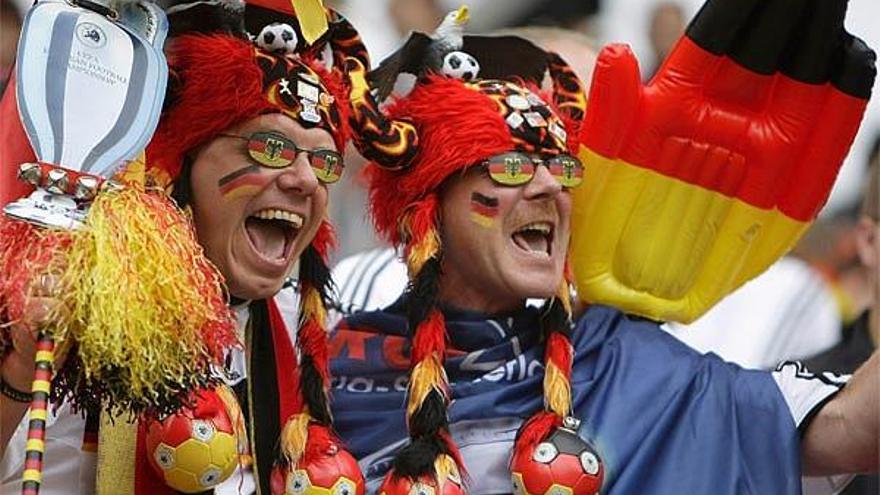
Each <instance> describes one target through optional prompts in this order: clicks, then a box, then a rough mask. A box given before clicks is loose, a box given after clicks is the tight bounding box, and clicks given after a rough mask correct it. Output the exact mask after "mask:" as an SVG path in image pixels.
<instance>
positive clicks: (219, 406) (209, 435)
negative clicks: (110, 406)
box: [145, 391, 246, 493]
mask: <svg viewBox="0 0 880 495" xmlns="http://www.w3.org/2000/svg"><path fill="white" fill-rule="evenodd" d="M230 407H232V408H234V409H235V410H234V411H230V410H229V408H230ZM240 416H241V410H240V409H238V408H237V404H236V403H232V404H226V403H225V402H224V401H223V400H221V399H220V397H219V396H218V395H217V393H215V392H214V391H202V392H201V393H199V395H198V397H197V398H196V404H195V406H194V407H193V408H192V409H184V410H182V411H180V412H179V413H177V414H174V415H172V416H169V417H167V418H165V419H164V420H162V421H153V422H151V423H150V424H149V425H147V434H146V439H145V440H146V442H145V443H146V449H147V453H148V458H149V462H150V466H152V467H153V470H154V471H155V472H156V474H158V475H159V477H160V479H162V480H164V481H165V484H166V485H168V486H170V487H171V488H173V489H175V490H177V491H179V492H183V493H199V492H203V491H205V490H209V489H211V488H213V487H215V486H217V485H219V484H220V483H222V482H223V481H224V480H226V479H227V478H229V476H231V475H232V473H233V472H234V471H235V468H236V466H238V465H239V462H240V458H239V453H240V451H241V452H242V453H243V452H244V450H241V447H242V442H244V444H245V449H246V441H245V440H244V439H240V438H238V435H237V433H236V431H237V428H236V426H235V425H236V420H235V419H234V418H240ZM238 421H241V419H238Z"/></svg>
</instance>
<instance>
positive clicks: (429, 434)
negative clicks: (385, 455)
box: [393, 252, 449, 479]
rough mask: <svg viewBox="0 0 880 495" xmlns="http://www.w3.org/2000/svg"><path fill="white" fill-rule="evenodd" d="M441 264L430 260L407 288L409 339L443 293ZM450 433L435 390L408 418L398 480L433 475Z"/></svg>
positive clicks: (438, 258) (438, 257)
mask: <svg viewBox="0 0 880 495" xmlns="http://www.w3.org/2000/svg"><path fill="white" fill-rule="evenodd" d="M440 261H441V254H440V253H439V252H438V253H437V254H435V255H434V256H433V257H432V258H430V259H429V260H427V261H426V262H425V264H424V265H423V266H422V269H421V270H420V271H419V273H417V274H416V275H415V277H414V278H413V280H412V281H411V282H410V284H409V286H408V287H407V308H406V311H407V321H408V323H409V333H410V336H411V337H412V336H415V333H416V331H417V329H418V328H419V325H421V324H422V323H423V322H424V321H425V320H427V319H428V317H429V316H430V314H431V312H432V311H436V309H437V297H438V293H439V291H440ZM448 429H449V417H448V413H447V410H446V398H445V397H443V395H442V394H441V393H440V392H438V391H436V390H432V391H431V392H429V393H428V395H427V396H426V397H425V400H424V401H423V402H422V403H421V405H419V408H418V409H417V410H416V411H415V413H413V415H412V417H410V418H409V435H410V443H409V444H408V445H407V446H406V447H404V448H403V449H402V450H401V451H400V452H398V453H397V455H396V456H395V458H394V462H393V469H394V475H395V476H398V477H400V476H403V477H409V478H412V479H415V478H418V477H419V476H422V475H425V474H428V473H431V472H433V470H434V461H435V460H436V459H437V456H439V455H441V454H444V453H446V451H447V447H446V442H445V441H444V440H443V438H442V437H441V436H440V432H443V431H447V430H448Z"/></svg>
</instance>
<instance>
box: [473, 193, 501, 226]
mask: <svg viewBox="0 0 880 495" xmlns="http://www.w3.org/2000/svg"><path fill="white" fill-rule="evenodd" d="M497 216H498V198H493V197H491V196H484V195H482V194H480V193H478V192H474V193H472V194H471V221H472V222H474V223H475V224H477V225H479V226H481V227H485V228H487V229H488V228H491V227H493V226H494V225H495V217H497Z"/></svg>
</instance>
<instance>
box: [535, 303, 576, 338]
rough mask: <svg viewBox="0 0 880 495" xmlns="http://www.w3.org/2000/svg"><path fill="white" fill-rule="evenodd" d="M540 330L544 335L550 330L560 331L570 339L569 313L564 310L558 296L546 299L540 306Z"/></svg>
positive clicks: (547, 334)
mask: <svg viewBox="0 0 880 495" xmlns="http://www.w3.org/2000/svg"><path fill="white" fill-rule="evenodd" d="M541 330H542V331H543V334H544V336H545V337H546V336H549V335H550V333H551V332H560V333H562V334H563V335H564V336H565V338H567V339H569V340H571V330H572V321H571V315H570V314H569V313H568V311H566V310H565V306H564V305H563V304H562V301H560V300H559V298H558V297H553V298H550V299H547V301H546V302H545V303H544V305H543V306H542V308H541Z"/></svg>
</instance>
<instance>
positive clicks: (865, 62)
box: [571, 0, 876, 322]
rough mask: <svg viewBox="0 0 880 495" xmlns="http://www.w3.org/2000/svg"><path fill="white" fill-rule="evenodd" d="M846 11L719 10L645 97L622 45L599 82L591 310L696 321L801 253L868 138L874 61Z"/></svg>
mask: <svg viewBox="0 0 880 495" xmlns="http://www.w3.org/2000/svg"><path fill="white" fill-rule="evenodd" d="M846 8H847V2H846V0H800V1H791V0H708V1H706V3H705V4H704V5H703V7H702V8H701V10H700V12H699V13H698V14H697V16H696V18H695V19H694V20H693V21H692V22H691V23H690V26H689V27H688V29H687V31H686V33H685V35H684V36H683V37H682V38H681V40H679V42H678V43H677V44H676V45H675V48H674V49H673V51H672V52H671V53H670V55H669V57H668V58H667V59H666V60H664V61H663V64H662V65H661V68H660V70H659V72H658V73H657V74H656V75H655V76H654V77H653V78H652V79H651V81H650V82H649V83H648V84H647V86H645V85H643V84H642V82H641V80H640V76H639V70H638V63H637V62H636V60H635V57H634V56H633V54H632V52H631V51H630V50H629V49H628V48H626V47H625V46H622V45H611V46H608V47H606V48H605V49H604V50H603V51H602V53H601V54H600V55H599V59H598V62H597V64H596V71H595V73H594V75H593V83H592V86H591V94H590V98H589V102H590V103H589V108H588V111H587V116H586V118H585V120H584V125H583V126H582V127H581V129H580V136H579V137H580V140H581V142H582V144H583V148H582V150H581V152H580V153H579V157H580V158H581V159H582V160H583V161H584V163H586V164H588V166H589V168H588V170H589V173H590V174H591V175H592V177H594V178H595V179H594V180H587V181H585V187H581V188H579V189H578V190H576V191H574V192H573V194H572V199H573V200H574V202H575V207H574V209H573V211H574V216H573V219H572V224H573V225H574V228H573V232H572V245H571V253H572V258H571V264H572V267H573V269H574V271H575V275H576V279H577V283H578V293H579V294H580V295H581V297H583V298H584V300H589V301H592V302H597V303H604V304H611V305H614V306H616V307H618V308H621V309H622V310H624V311H626V312H631V313H636V314H639V315H643V316H648V317H650V318H652V319H655V320H675V321H682V322H688V321H691V320H693V319H695V318H697V317H699V316H700V315H701V314H702V313H704V312H705V311H706V310H708V308H710V307H711V306H712V305H714V304H715V303H716V302H717V301H718V300H720V299H721V298H722V297H724V296H725V295H727V294H728V293H730V292H731V291H732V290H734V289H736V288H737V287H738V286H740V285H742V284H743V283H745V282H746V281H748V280H749V279H751V278H753V277H755V276H756V275H758V274H760V273H761V272H763V271H764V270H765V269H766V268H767V267H768V266H770V265H771V264H772V263H773V262H775V261H776V260H777V259H779V257H780V256H782V255H783V254H784V253H786V252H787V251H788V250H789V249H790V248H791V246H792V245H793V244H794V243H795V242H797V240H798V238H799V237H800V236H801V234H802V233H803V232H804V231H805V229H806V228H807V227H808V226H809V224H810V222H812V220H813V219H814V218H815V216H816V214H817V212H818V211H819V209H820V208H821V206H822V205H823V204H824V203H825V200H826V198H827V197H828V193H829V192H830V190H831V187H832V185H833V183H834V179H835V177H836V175H837V172H838V170H839V168H840V165H841V163H842V162H843V158H844V157H845V156H846V154H847V152H848V150H849V148H850V145H851V143H852V141H853V139H854V137H855V135H856V132H857V130H858V128H859V123H860V121H861V119H862V115H863V113H864V110H865V106H866V104H867V100H868V97H869V96H870V93H871V88H872V87H873V83H874V78H875V74H876V69H875V59H876V56H875V54H874V52H873V51H872V50H871V49H870V48H868V47H867V45H865V43H864V42H862V41H861V40H860V39H858V38H856V37H854V36H852V35H850V34H849V33H847V32H846V28H845V26H844V18H845V13H846Z"/></svg>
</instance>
